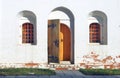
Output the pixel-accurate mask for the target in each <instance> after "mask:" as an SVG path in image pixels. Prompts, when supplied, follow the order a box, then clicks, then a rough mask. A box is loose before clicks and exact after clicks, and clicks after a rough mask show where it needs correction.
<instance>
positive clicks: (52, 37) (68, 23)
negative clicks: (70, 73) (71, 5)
mask: <svg viewBox="0 0 120 78" xmlns="http://www.w3.org/2000/svg"><path fill="white" fill-rule="evenodd" d="M68 34H69V35H68ZM62 61H64V62H66V61H67V62H68V61H69V63H72V64H73V63H74V15H73V13H72V12H71V11H70V10H69V9H67V8H65V7H57V8H55V9H53V10H52V12H51V13H50V15H49V17H48V63H63V62H62Z"/></svg>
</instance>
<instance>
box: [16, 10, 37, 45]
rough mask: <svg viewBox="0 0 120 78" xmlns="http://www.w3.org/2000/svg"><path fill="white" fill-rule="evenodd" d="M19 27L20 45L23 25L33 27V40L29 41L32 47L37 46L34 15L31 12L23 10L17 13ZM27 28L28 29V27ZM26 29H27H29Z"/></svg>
mask: <svg viewBox="0 0 120 78" xmlns="http://www.w3.org/2000/svg"><path fill="white" fill-rule="evenodd" d="M18 19H19V26H20V37H21V38H20V43H23V42H24V40H23V32H22V31H23V30H22V28H23V25H26V26H28V25H30V26H31V25H32V26H33V28H34V29H33V40H32V41H31V43H29V44H32V45H36V44H37V29H36V15H35V14H34V13H33V12H32V11H28V10H24V11H21V12H19V13H18ZM30 26H29V27H30ZM29 27H28V28H29Z"/></svg>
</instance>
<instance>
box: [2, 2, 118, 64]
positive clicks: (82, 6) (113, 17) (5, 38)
mask: <svg viewBox="0 0 120 78" xmlns="http://www.w3.org/2000/svg"><path fill="white" fill-rule="evenodd" d="M57 7H65V8H67V9H69V10H70V11H71V12H72V13H73V15H74V19H75V20H74V22H75V23H74V63H75V64H77V63H80V61H81V59H82V57H83V55H85V54H88V53H90V52H91V51H94V52H96V53H97V54H100V55H101V57H105V56H107V55H112V56H117V55H120V45H119V43H120V36H119V33H120V1H119V0H74V1H73V0H11V1H8V0H0V63H27V62H35V63H46V64H47V63H48V54H47V42H48V41H47V21H48V19H49V18H52V17H50V16H49V15H50V13H51V11H52V10H53V9H55V8H57ZM24 10H28V11H31V12H33V13H34V14H35V15H36V28H37V44H36V45H23V44H20V41H19V40H20V37H21V36H20V26H19V18H18V13H19V12H21V11H24ZM92 11H101V12H103V13H105V14H106V16H107V31H108V32H107V36H108V37H107V38H108V39H107V43H108V44H107V45H97V44H96V45H91V44H90V43H89V26H88V18H89V13H91V12H92ZM61 22H62V21H61ZM66 24H69V23H67V22H66Z"/></svg>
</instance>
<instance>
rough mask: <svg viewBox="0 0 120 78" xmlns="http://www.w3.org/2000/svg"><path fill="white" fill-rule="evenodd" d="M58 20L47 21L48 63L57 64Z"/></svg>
mask: <svg viewBox="0 0 120 78" xmlns="http://www.w3.org/2000/svg"><path fill="white" fill-rule="evenodd" d="M59 24H60V22H59V20H48V62H49V63H58V62H59V27H60V26H59Z"/></svg>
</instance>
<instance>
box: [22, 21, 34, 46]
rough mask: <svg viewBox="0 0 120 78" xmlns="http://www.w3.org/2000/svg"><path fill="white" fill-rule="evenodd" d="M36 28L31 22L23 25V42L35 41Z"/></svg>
mask: <svg viewBox="0 0 120 78" xmlns="http://www.w3.org/2000/svg"><path fill="white" fill-rule="evenodd" d="M33 30H34V28H33V24H31V23H24V24H23V25H22V43H31V44H32V43H34V34H33V33H34V31H33Z"/></svg>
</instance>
